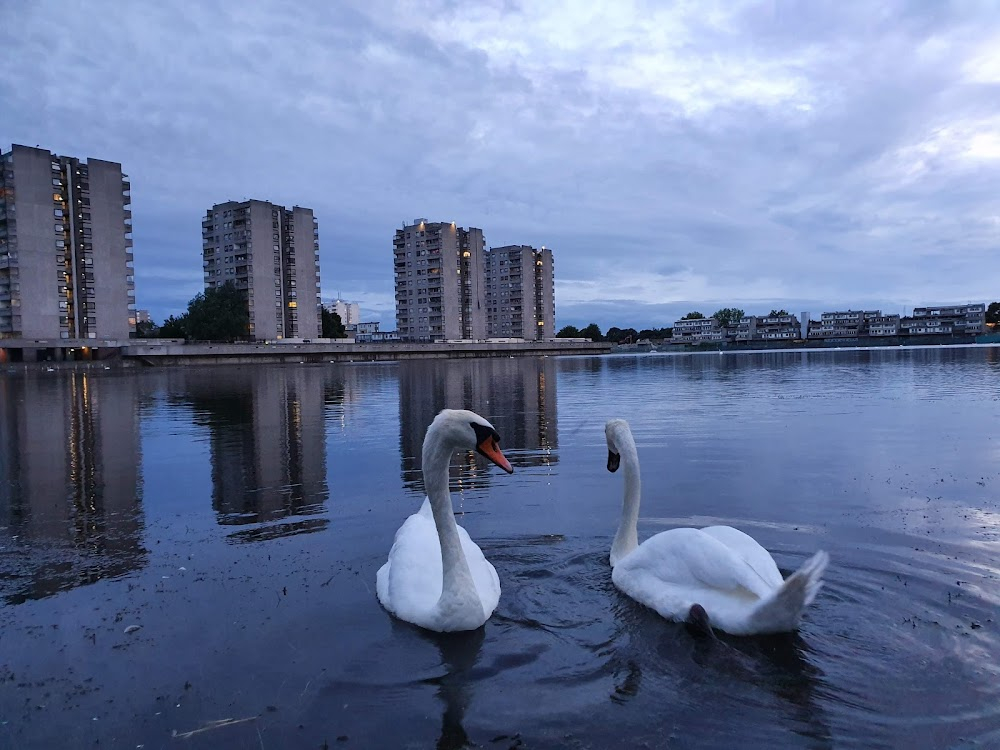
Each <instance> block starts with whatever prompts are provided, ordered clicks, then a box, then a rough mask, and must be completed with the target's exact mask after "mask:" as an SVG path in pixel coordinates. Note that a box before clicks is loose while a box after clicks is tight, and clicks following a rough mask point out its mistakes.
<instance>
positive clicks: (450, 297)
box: [392, 219, 486, 341]
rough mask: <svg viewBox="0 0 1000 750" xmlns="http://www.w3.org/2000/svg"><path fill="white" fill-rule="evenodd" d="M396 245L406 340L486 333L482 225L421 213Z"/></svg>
mask: <svg viewBox="0 0 1000 750" xmlns="http://www.w3.org/2000/svg"><path fill="white" fill-rule="evenodd" d="M392 245H393V259H394V266H395V276H396V329H397V331H398V333H399V337H400V339H401V340H403V341H443V340H446V339H484V338H486V305H485V298H484V296H483V270H482V261H483V254H484V252H485V250H484V248H485V243H484V240H483V232H482V230H481V229H475V228H473V227H470V228H469V229H463V228H462V227H459V226H456V225H455V222H451V223H445V222H428V221H427V220H426V219H415V220H414V222H413V224H411V225H409V226H404V227H403V228H402V229H397V230H396V235H395V237H394V238H393V242H392Z"/></svg>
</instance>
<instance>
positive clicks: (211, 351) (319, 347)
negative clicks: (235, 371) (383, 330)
mask: <svg viewBox="0 0 1000 750" xmlns="http://www.w3.org/2000/svg"><path fill="white" fill-rule="evenodd" d="M610 349H611V345H610V344H606V343H599V342H598V343H592V342H580V341H568V342H562V341H528V342H518V343H508V342H492V341H470V342H463V343H434V344H408V343H386V344H382V343H380V344H325V343H310V344H306V343H302V344H284V343H282V344H265V343H259V344H179V343H168V344H159V343H156V340H155V339H150V340H149V341H148V342H147V341H143V342H141V343H140V342H139V341H138V340H137V341H136V342H135V343H131V344H129V345H127V346H123V347H122V348H121V356H122V359H123V360H124V362H126V363H128V362H134V363H138V364H143V365H148V366H151V367H159V366H171V365H219V364H230V365H252V364H263V363H287V364H295V363H321V362H388V361H393V360H399V359H449V358H450V359H460V358H466V357H528V356H543V355H544V356H560V355H567V354H576V355H594V354H606V353H608V352H609V351H610Z"/></svg>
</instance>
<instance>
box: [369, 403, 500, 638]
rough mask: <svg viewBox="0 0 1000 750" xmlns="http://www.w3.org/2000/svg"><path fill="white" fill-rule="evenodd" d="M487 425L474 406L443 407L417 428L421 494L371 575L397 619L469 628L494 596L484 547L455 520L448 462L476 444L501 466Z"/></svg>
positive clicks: (496, 582)
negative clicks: (421, 430)
mask: <svg viewBox="0 0 1000 750" xmlns="http://www.w3.org/2000/svg"><path fill="white" fill-rule="evenodd" d="M499 443H500V436H499V435H498V434H497V431H496V430H495V429H493V425H491V424H490V423H489V422H487V421H486V420H485V419H483V418H482V417H480V416H479V415H478V414H476V413H475V412H471V411H464V410H453V409H445V410H444V411H442V412H441V413H440V414H438V415H437V416H436V417H435V418H434V421H433V422H431V425H430V427H428V428H427V434H426V435H425V436H424V447H423V474H424V490H425V491H426V492H427V497H426V499H425V500H424V503H423V505H422V506H420V510H419V511H418V512H417V513H414V514H413V515H412V516H410V517H409V518H407V519H406V521H405V522H403V525H402V526H400V527H399V531H397V532H396V538H395V540H394V541H393V543H392V549H390V550H389V559H388V561H386V563H385V565H383V566H382V567H381V568H379V571H378V575H377V576H376V587H375V588H376V591H377V593H378V600H379V601H380V602H381V603H382V606H383V607H385V608H386V609H387V610H388V611H389V612H390V613H391V614H393V615H395V616H396V617H398V618H399V619H400V620H406V621H407V622H412V623H413V624H414V625H419V626H420V627H422V628H427V629H428V630H434V631H437V632H439V633H445V632H452V631H456V630H475V629H476V628H478V627H480V626H481V625H483V623H485V622H486V621H487V620H488V619H489V617H490V615H492V614H493V610H494V609H496V606H497V603H498V602H499V601H500V578H499V576H497V571H496V569H495V568H494V567H493V566H492V565H491V564H490V563H489V562H488V561H487V560H486V558H485V557H483V551H482V550H481V549H479V547H478V546H477V545H476V543H475V542H473V541H472V539H470V538H469V534H468V532H467V531H466V530H465V529H463V528H462V527H460V526H459V525H458V524H457V523H455V513H454V511H453V510H452V506H451V495H450V494H449V493H448V464H449V463H451V456H452V454H453V453H454V452H455V451H458V450H475V451H477V452H479V453H481V454H483V455H484V456H485V457H486V458H488V459H489V460H490V461H492V462H493V463H495V464H496V465H497V466H499V467H500V468H501V469H503V470H504V471H506V472H507V473H508V474H510V473H512V472H513V471H514V470H513V469H512V468H511V466H510V463H509V462H508V461H507V459H506V458H505V457H504V455H503V453H501V451H500V445H499Z"/></svg>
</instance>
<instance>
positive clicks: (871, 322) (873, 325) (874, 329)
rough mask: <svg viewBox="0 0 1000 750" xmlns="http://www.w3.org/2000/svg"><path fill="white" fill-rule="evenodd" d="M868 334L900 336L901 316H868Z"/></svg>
mask: <svg viewBox="0 0 1000 750" xmlns="http://www.w3.org/2000/svg"><path fill="white" fill-rule="evenodd" d="M866 324H867V335H869V336H898V335H899V316H898V315H878V316H875V317H872V318H868V320H867V321H866Z"/></svg>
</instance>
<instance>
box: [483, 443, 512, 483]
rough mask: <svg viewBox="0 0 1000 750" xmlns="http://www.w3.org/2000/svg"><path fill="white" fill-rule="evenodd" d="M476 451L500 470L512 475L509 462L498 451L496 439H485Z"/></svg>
mask: <svg viewBox="0 0 1000 750" xmlns="http://www.w3.org/2000/svg"><path fill="white" fill-rule="evenodd" d="M476 450H477V451H478V452H479V453H482V454H483V455H484V456H486V458H488V459H489V460H490V461H492V462H493V463H495V464H496V465H497V466H499V467H500V468H501V469H503V470H504V471H506V472H507V473H508V474H513V473H514V468H513V467H512V466H511V465H510V461H508V460H507V458H506V457H505V456H504V454H503V453H501V451H500V446H499V445H498V444H497V441H496V439H494V438H493V437H492V436H490V437H488V438H486V439H485V440H484V441H483V442H481V443H480V444H479V445H478V447H477V448H476Z"/></svg>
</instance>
